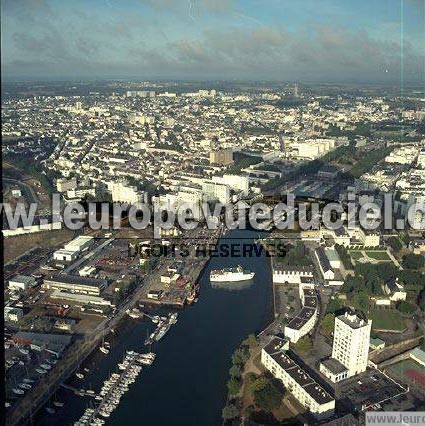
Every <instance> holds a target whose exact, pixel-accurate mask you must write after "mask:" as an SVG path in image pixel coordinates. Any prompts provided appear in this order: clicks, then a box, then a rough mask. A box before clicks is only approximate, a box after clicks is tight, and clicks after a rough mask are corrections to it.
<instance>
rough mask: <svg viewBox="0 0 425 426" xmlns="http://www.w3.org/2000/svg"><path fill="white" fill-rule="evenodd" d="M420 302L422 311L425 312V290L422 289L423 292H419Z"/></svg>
mask: <svg viewBox="0 0 425 426" xmlns="http://www.w3.org/2000/svg"><path fill="white" fill-rule="evenodd" d="M418 303H419V306H420V308H421V309H422V311H423V312H425V290H422V291H421V293H420V294H419V300H418Z"/></svg>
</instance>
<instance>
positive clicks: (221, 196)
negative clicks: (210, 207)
mask: <svg viewBox="0 0 425 426" xmlns="http://www.w3.org/2000/svg"><path fill="white" fill-rule="evenodd" d="M202 192H203V193H204V194H205V195H206V196H207V198H210V199H213V200H218V201H219V202H220V203H223V204H227V203H229V202H230V188H229V185H226V184H224V183H218V182H212V181H204V182H203V183H202Z"/></svg>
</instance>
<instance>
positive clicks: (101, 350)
mask: <svg viewBox="0 0 425 426" xmlns="http://www.w3.org/2000/svg"><path fill="white" fill-rule="evenodd" d="M99 350H100V352H102V353H104V354H105V355H106V354H109V349H108V348H105V346H100V347H99Z"/></svg>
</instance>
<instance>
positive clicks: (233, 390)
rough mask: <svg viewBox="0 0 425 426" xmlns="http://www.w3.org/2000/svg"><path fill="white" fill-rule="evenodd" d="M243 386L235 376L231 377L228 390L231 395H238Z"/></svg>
mask: <svg viewBox="0 0 425 426" xmlns="http://www.w3.org/2000/svg"><path fill="white" fill-rule="evenodd" d="M240 388H241V382H240V380H239V379H237V378H235V377H231V378H230V379H229V380H228V382H227V390H228V391H229V394H230V395H237V394H238V393H239V390H240Z"/></svg>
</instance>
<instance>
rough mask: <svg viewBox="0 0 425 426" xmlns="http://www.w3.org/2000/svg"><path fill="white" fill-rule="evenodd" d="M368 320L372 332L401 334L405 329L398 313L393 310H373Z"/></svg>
mask: <svg viewBox="0 0 425 426" xmlns="http://www.w3.org/2000/svg"><path fill="white" fill-rule="evenodd" d="M370 318H371V320H372V328H373V329H374V330H379V331H389V332H391V331H392V332H395V333H401V332H402V331H403V330H405V328H406V325H405V323H404V320H403V318H402V316H401V314H400V312H398V311H395V310H390V309H373V310H371V311H370Z"/></svg>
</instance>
